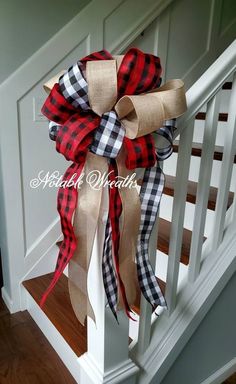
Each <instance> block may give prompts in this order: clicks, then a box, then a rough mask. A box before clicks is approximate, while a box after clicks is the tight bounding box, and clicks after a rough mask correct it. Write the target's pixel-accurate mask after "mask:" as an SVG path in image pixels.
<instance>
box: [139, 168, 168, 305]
mask: <svg viewBox="0 0 236 384" xmlns="http://www.w3.org/2000/svg"><path fill="white" fill-rule="evenodd" d="M164 181H165V179H164V175H163V172H162V170H161V169H160V168H159V167H158V166H157V167H152V168H147V169H146V170H145V173H144V178H143V184H142V187H141V191H140V199H141V223H140V231H139V236H138V247H137V255H136V260H137V270H138V279H139V283H140V288H141V291H142V293H143V295H144V297H145V298H146V300H148V301H149V302H150V304H151V305H152V306H153V307H154V308H155V307H156V306H157V305H161V306H166V303H165V299H164V297H163V294H162V292H161V289H160V287H159V285H158V283H157V280H156V277H155V273H154V270H153V268H152V266H151V264H150V262H149V253H148V251H149V238H150V235H151V232H152V228H153V225H154V223H155V220H156V215H157V212H158V208H159V204H160V200H161V195H162V191H163V188H164Z"/></svg>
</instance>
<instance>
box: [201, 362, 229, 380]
mask: <svg viewBox="0 0 236 384" xmlns="http://www.w3.org/2000/svg"><path fill="white" fill-rule="evenodd" d="M235 372H236V357H234V358H233V359H232V360H230V361H229V362H228V363H227V364H225V365H224V366H223V367H221V368H220V369H218V370H217V371H216V372H214V373H213V374H212V375H211V376H209V377H208V378H207V379H205V380H204V381H202V382H201V384H221V383H222V382H223V381H224V380H226V379H227V378H228V377H230V376H231V375H232V374H233V373H235Z"/></svg>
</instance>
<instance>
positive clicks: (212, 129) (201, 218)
mask: <svg viewBox="0 0 236 384" xmlns="http://www.w3.org/2000/svg"><path fill="white" fill-rule="evenodd" d="M219 96H220V95H219V94H217V95H216V96H215V97H213V98H212V100H210V101H209V103H208V105H207V112H206V121H205V130H204V138H203V145H202V156H201V165H200V171H199V179H198V187H197V196H196V205H195V214H194V222H193V233H192V241H191V250H190V261H189V275H188V277H189V281H190V282H194V281H195V279H196V278H197V276H198V274H199V271H200V264H201V253H202V244H203V238H204V228H205V221H206V213H207V205H208V198H209V190H210V181H211V172H212V165H213V156H214V149H215V139H216V131H217V125H218V114H219V105H220V97H219Z"/></svg>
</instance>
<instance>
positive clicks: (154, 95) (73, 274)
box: [44, 56, 186, 324]
mask: <svg viewBox="0 0 236 384" xmlns="http://www.w3.org/2000/svg"><path fill="white" fill-rule="evenodd" d="M122 58H123V56H117V57H114V59H113V60H102V61H88V62H87V65H86V80H87V83H88V99H89V105H90V107H91V109H92V110H93V111H94V112H95V113H96V115H98V116H102V115H103V114H104V113H107V112H110V111H111V110H115V111H116V113H117V116H118V119H119V120H120V122H121V124H122V126H123V127H124V128H125V136H126V137H128V138H130V139H134V138H137V137H140V136H144V135H147V134H149V133H152V132H154V131H157V130H158V128H161V127H162V126H163V121H164V120H170V119H172V118H176V117H178V116H180V115H181V114H183V113H184V111H185V110H186V99H185V92H184V84H183V82H182V81H181V80H170V81H168V82H167V83H166V84H165V85H164V86H162V87H160V88H157V89H155V90H152V91H151V92H148V93H145V94H141V95H129V96H127V95H125V96H123V97H121V98H120V99H119V100H118V102H117V71H118V68H119V64H120V62H121V61H122ZM62 73H64V71H63V72H60V74H58V76H55V77H54V78H53V79H51V80H49V81H48V82H47V83H46V84H45V85H44V89H45V90H46V91H47V92H48V93H49V92H50V90H51V89H52V87H53V85H54V84H55V83H57V82H58V80H59V77H60V76H61V74H62ZM116 163H117V168H118V174H119V176H121V177H124V178H125V177H126V176H129V175H131V174H132V173H133V172H132V171H131V170H128V169H127V168H126V166H125V151H124V148H123V147H122V148H121V150H120V151H119V154H118V156H117V158H116ZM107 169H108V166H107V161H106V159H105V158H104V157H101V156H97V155H95V154H92V153H88V155H87V158H86V163H85V167H84V170H83V172H84V175H85V178H86V175H88V174H89V173H90V172H91V171H94V170H96V171H99V172H101V174H103V173H104V172H106V171H107ZM102 193H103V188H100V189H93V188H91V187H90V186H89V185H88V183H86V182H85V183H83V184H82V186H81V188H80V190H79V199H78V203H77V207H76V211H75V214H74V231H75V234H76V237H77V240H78V242H77V248H76V250H75V253H74V256H73V258H72V259H71V260H70V262H69V291H70V297H71V302H72V306H73V308H74V311H75V313H76V315H77V317H78V319H79V321H80V322H81V323H82V324H84V321H85V318H86V316H87V315H89V316H90V317H91V318H93V319H94V320H95V314H94V312H93V308H92V306H91V303H90V301H89V297H88V290H87V275H88V270H89V265H90V258H91V252H92V246H93V242H94V237H95V233H96V229H97V223H98V220H99V215H100V208H101V200H102ZM120 197H121V200H122V218H121V219H122V220H121V228H120V233H121V236H120V248H119V273H120V276H121V280H122V281H123V284H124V287H125V292H126V297H127V301H128V304H129V305H132V304H133V303H134V302H135V300H136V294H137V292H138V291H139V287H138V277H137V268H136V264H135V255H136V250H137V238H138V232H139V224H140V198H139V194H138V191H137V190H136V189H134V188H129V187H122V188H121V189H120ZM101 257H102V255H101ZM118 294H119V292H118ZM118 301H119V307H123V306H124V303H123V302H122V296H119V298H118Z"/></svg>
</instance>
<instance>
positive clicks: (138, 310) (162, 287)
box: [131, 277, 166, 315]
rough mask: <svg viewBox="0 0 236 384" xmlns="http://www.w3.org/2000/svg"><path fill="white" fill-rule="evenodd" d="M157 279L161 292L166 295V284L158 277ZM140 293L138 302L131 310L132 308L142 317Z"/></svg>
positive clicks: (136, 301)
mask: <svg viewBox="0 0 236 384" xmlns="http://www.w3.org/2000/svg"><path fill="white" fill-rule="evenodd" d="M156 279H157V282H158V284H159V286H160V288H161V291H162V293H163V295H164V293H165V288H166V283H165V282H164V281H163V280H161V279H159V278H158V277H156ZM138 292H139V294H138V295H137V297H136V300H135V303H134V304H133V305H132V306H131V308H132V310H133V311H134V312H135V313H137V314H138V315H140V300H141V293H140V291H138Z"/></svg>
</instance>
